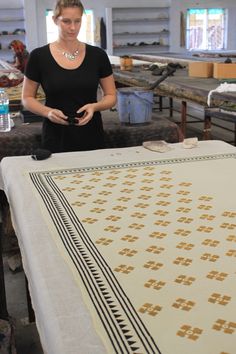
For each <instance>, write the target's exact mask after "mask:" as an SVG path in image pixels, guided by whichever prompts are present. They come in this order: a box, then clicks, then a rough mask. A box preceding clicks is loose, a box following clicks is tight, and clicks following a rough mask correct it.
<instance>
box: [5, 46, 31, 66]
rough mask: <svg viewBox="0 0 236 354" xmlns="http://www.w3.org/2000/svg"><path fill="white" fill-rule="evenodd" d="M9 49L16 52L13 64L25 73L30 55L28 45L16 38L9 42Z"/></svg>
mask: <svg viewBox="0 0 236 354" xmlns="http://www.w3.org/2000/svg"><path fill="white" fill-rule="evenodd" d="M9 49H12V50H13V51H14V53H15V55H14V63H13V65H14V66H15V67H16V68H17V69H18V70H20V71H21V72H22V73H24V71H25V66H26V64H27V60H28V57H29V53H28V51H27V50H26V46H25V45H24V43H22V42H21V41H19V40H16V39H14V40H13V41H12V42H11V43H10V44H9Z"/></svg>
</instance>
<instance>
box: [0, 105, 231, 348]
mask: <svg viewBox="0 0 236 354" xmlns="http://www.w3.org/2000/svg"><path fill="white" fill-rule="evenodd" d="M174 107H175V109H176V110H178V108H179V106H178V102H177V103H175V106H174ZM168 112H169V111H168V110H163V112H162V113H160V112H158V111H155V114H157V115H159V114H160V115H162V116H165V117H168ZM188 113H189V114H193V115H194V116H197V117H198V118H199V119H200V122H199V123H194V124H187V137H193V136H197V137H198V138H199V139H201V138H202V129H203V124H202V121H201V120H202V117H203V112H202V111H201V109H199V107H194V106H193V107H190V108H188ZM105 114H113V115H118V113H117V112H112V113H111V112H110V111H108V112H106V113H105ZM171 120H173V121H175V122H179V121H180V114H179V113H178V112H177V111H175V112H174V115H173V117H172V118H171ZM233 136H234V135H233V133H232V132H226V131H224V130H222V129H219V128H213V137H214V138H216V139H221V140H225V141H228V140H230V139H233ZM14 253H15V254H18V255H19V252H17V251H15V252H14ZM9 255H10V254H9V252H5V253H4V266H5V282H6V293H7V305H8V312H9V315H10V316H11V317H12V318H13V321H14V323H15V341H16V348H17V354H43V350H42V348H41V344H40V339H39V335H38V332H37V328H36V325H35V323H29V322H28V318H27V315H28V312H27V302H26V288H25V278H24V272H23V271H22V269H19V270H18V271H17V272H12V271H11V270H10V269H9V265H8V262H9ZM55 354H56V353H55Z"/></svg>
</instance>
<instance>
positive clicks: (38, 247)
mask: <svg viewBox="0 0 236 354" xmlns="http://www.w3.org/2000/svg"><path fill="white" fill-rule="evenodd" d="M235 152H236V148H235V147H233V146H231V145H228V144H226V143H224V142H220V141H201V142H199V143H198V146H197V147H196V148H193V149H184V148H183V145H182V144H181V143H178V144H172V149H171V150H170V151H167V152H166V153H162V154H160V153H158V152H153V151H149V150H147V149H145V148H143V147H131V148H123V149H107V150H98V151H90V152H73V153H61V154H53V155H52V157H51V158H49V159H47V160H44V161H34V160H32V159H31V157H30V156H20V157H6V158H4V159H3V160H2V161H1V164H0V168H1V169H0V188H1V189H4V191H5V193H6V195H7V197H8V200H9V203H10V206H11V214H12V219H13V224H14V228H15V231H16V234H17V237H18V240H19V246H20V249H21V253H22V258H23V266H24V270H25V273H26V276H27V278H28V281H29V288H30V293H31V298H32V303H33V307H34V309H35V314H36V323H37V327H38V331H39V334H40V339H41V342H42V346H43V348H44V351H45V353H47V354H55V353H56V354H72V353H73V354H74V353H76V354H85V353H86V354H105V353H106V350H105V348H104V346H103V343H102V342H101V340H100V338H99V337H98V336H97V334H96V332H95V330H94V328H93V323H92V320H91V317H90V314H89V313H88V312H87V308H86V307H85V305H84V304H83V301H82V297H81V293H80V290H79V288H78V287H77V285H76V282H75V280H74V278H73V276H72V274H71V272H70V270H69V269H68V267H67V265H66V263H64V261H63V260H62V258H61V256H60V254H59V252H58V250H57V248H56V247H55V244H54V242H53V240H52V238H51V237H50V232H49V230H48V229H47V226H46V224H45V222H44V219H43V216H42V213H41V210H40V208H39V204H38V203H37V200H36V199H35V197H34V194H33V193H32V190H31V188H30V187H29V185H28V183H27V178H26V172H27V171H34V170H36V171H37V170H50V169H58V168H65V167H68V168H70V167H82V166H98V165H103V164H109V163H119V162H122V163H124V162H130V161H143V160H146V159H148V160H150V159H163V157H166V158H173V157H176V158H177V157H191V156H202V155H209V154H211V155H212V154H219V153H235ZM235 172H236V171H235ZM205 173H206V170H205Z"/></svg>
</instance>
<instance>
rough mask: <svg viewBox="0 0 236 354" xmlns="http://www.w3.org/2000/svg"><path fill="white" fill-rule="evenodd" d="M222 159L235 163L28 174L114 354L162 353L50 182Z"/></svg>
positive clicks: (106, 167)
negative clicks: (77, 175)
mask: <svg viewBox="0 0 236 354" xmlns="http://www.w3.org/2000/svg"><path fill="white" fill-rule="evenodd" d="M227 158H236V154H220V155H212V156H200V157H199V156H198V157H190V158H172V159H163V160H157V161H155V160H152V161H141V162H130V163H121V164H114V165H103V166H95V167H94V166H91V167H82V168H74V169H73V168H72V169H71V168H70V169H63V170H56V171H40V172H31V173H29V174H30V178H31V180H32V182H33V184H34V186H35V187H36V189H37V190H38V193H39V194H40V196H41V198H42V200H43V202H44V205H45V207H46V209H47V211H48V213H49V215H50V217H51V221H52V222H53V224H54V226H55V228H56V229H57V232H58V235H59V237H60V239H61V242H62V243H63V245H64V248H65V251H66V252H67V254H68V256H69V257H70V259H71V261H72V263H73V264H74V267H75V268H76V270H77V272H78V274H79V276H80V278H81V281H82V282H83V284H84V286H85V288H86V291H87V293H88V295H89V297H90V299H91V301H92V303H93V305H94V308H95V310H96V312H97V315H98V316H99V318H100V321H101V323H102V325H103V327H104V330H105V332H106V333H107V336H108V338H109V340H110V343H111V346H112V347H113V349H114V353H120V354H123V353H127V354H128V353H133V354H161V351H160V349H159V348H158V344H157V343H156V342H158V339H157V338H155V339H154V338H152V336H151V335H150V333H149V331H148V329H147V328H146V326H145V325H144V323H143V322H142V320H141V318H140V317H139V315H138V313H137V312H136V310H135V309H134V307H133V306H132V303H131V302H130V300H129V298H128V297H127V295H126V294H125V292H124V290H123V289H122V287H121V286H120V284H119V282H118V281H117V279H116V277H115V276H114V273H113V271H112V270H111V268H110V267H109V265H108V264H107V263H106V261H105V259H104V258H103V257H102V255H101V254H100V252H99V251H98V249H97V248H96V246H95V245H94V243H93V241H92V240H91V239H90V237H89V235H88V234H87V232H86V231H85V229H84V227H83V225H82V223H81V222H80V220H79V219H78V217H77V215H76V214H75V213H74V211H73V208H71V206H70V205H69V203H68V202H67V200H66V198H65V196H64V195H63V193H62V192H61V191H60V190H59V188H58V187H57V186H56V184H55V183H54V181H53V178H52V177H53V176H59V175H66V174H71V173H78V172H83V173H85V172H91V171H102V170H109V169H112V170H114V169H122V168H132V167H144V166H156V165H166V164H175V163H186V162H194V161H196V162H197V161H208V160H218V159H227Z"/></svg>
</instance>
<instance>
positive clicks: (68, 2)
mask: <svg viewBox="0 0 236 354" xmlns="http://www.w3.org/2000/svg"><path fill="white" fill-rule="evenodd" d="M65 7H78V8H79V9H81V11H82V14H83V13H84V6H83V4H82V2H81V1H80V0H58V1H57V2H56V5H55V8H54V17H55V18H58V17H59V16H60V15H61V12H62V10H63V9H64V8H65Z"/></svg>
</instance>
